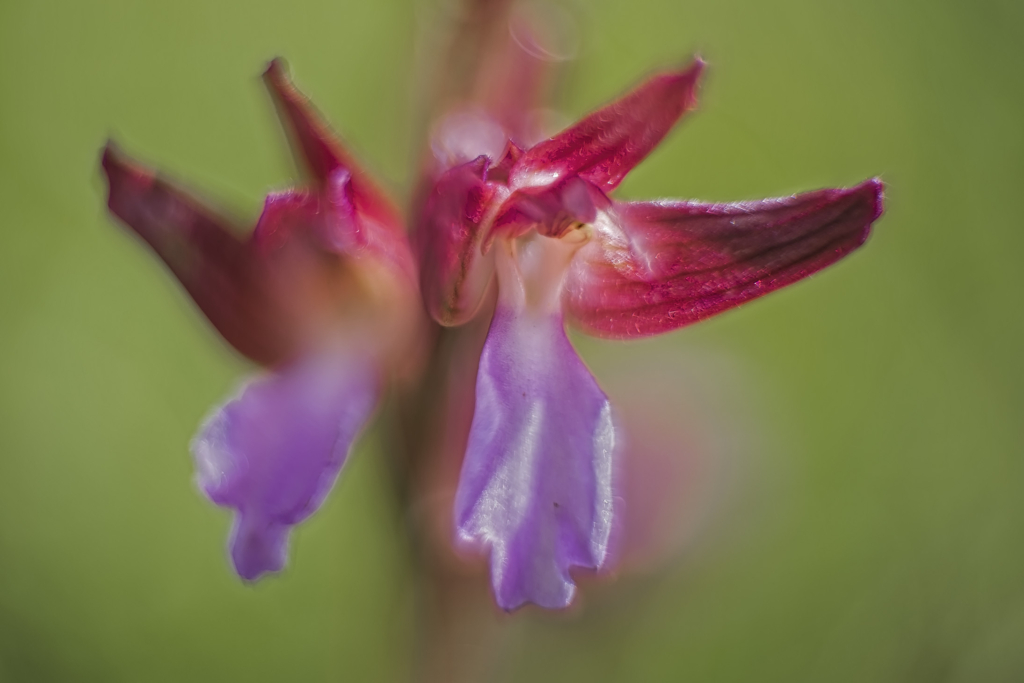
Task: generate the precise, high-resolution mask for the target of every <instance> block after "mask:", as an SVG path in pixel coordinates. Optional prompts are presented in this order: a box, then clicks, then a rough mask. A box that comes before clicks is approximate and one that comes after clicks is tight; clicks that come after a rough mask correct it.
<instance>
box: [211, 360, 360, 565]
mask: <svg viewBox="0 0 1024 683" xmlns="http://www.w3.org/2000/svg"><path fill="white" fill-rule="evenodd" d="M377 381H378V380H377V377H376V373H375V372H374V370H373V365H372V363H369V362H368V360H367V359H366V358H363V357H360V356H358V355H355V354H353V355H344V354H333V355H326V356H322V357H312V358H307V359H304V360H303V361H302V362H300V363H298V364H296V365H294V366H292V367H289V368H287V369H285V370H283V371H281V372H278V373H275V374H272V375H268V376H266V377H263V378H260V379H256V380H253V381H252V382H250V383H248V384H247V385H246V386H245V387H244V388H243V389H242V390H241V391H240V392H239V394H238V395H237V396H236V397H235V398H233V399H231V400H230V401H228V402H227V403H226V404H224V405H223V406H222V407H220V408H218V409H217V410H216V411H215V412H214V413H213V415H211V416H210V418H209V419H208V420H207V421H206V423H205V424H204V425H203V427H202V429H200V431H199V434H198V435H196V438H195V440H194V441H193V443H192V452H193V454H194V455H195V461H196V481H197V483H198V484H199V488H200V489H201V490H202V491H203V492H204V493H205V494H206V495H207V496H208V497H209V498H210V500H212V501H213V502H214V503H216V504H217V505H220V506H223V507H228V508H231V509H233V510H234V511H235V522H234V527H233V531H232V534H231V541H230V554H231V559H232V561H233V563H234V566H235V571H237V572H238V575H239V576H241V577H242V578H243V579H246V580H249V581H252V580H255V579H257V578H259V577H260V576H261V575H262V574H264V573H267V572H276V571H280V570H281V569H282V568H283V567H284V565H285V561H286V559H287V552H288V534H289V532H290V531H291V527H292V526H294V525H296V524H298V523H299V522H301V521H302V520H304V519H306V518H307V517H309V516H310V515H311V514H313V512H315V511H316V510H317V508H319V507H320V505H321V503H323V500H324V498H325V497H326V496H327V494H328V493H329V492H330V490H331V487H332V486H333V485H334V482H335V480H336V479H337V477H338V473H339V472H340V471H341V468H342V465H344V464H345V460H346V458H347V457H348V453H349V450H350V448H351V445H352V442H353V440H354V439H355V437H356V436H357V435H358V434H359V431H360V430H361V429H362V426H363V425H364V424H365V423H366V421H367V419H369V417H370V415H371V413H372V412H373V409H374V406H375V405H376V403H377Z"/></svg>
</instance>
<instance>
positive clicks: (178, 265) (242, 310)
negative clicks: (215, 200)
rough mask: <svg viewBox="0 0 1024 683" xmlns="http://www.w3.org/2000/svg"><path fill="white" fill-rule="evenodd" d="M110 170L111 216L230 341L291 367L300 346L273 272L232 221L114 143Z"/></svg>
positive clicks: (107, 160)
mask: <svg viewBox="0 0 1024 683" xmlns="http://www.w3.org/2000/svg"><path fill="white" fill-rule="evenodd" d="M103 170H104V171H105V172H106V174H107V181H108V183H109V185H110V196H109V199H108V202H107V204H108V206H109V207H110V211H111V213H113V214H114V215H115V216H117V217H118V218H120V219H121V220H122V221H123V222H124V223H125V224H127V225H128V227H130V228H131V229H132V230H133V231H134V232H135V233H136V234H138V235H139V236H140V237H141V238H142V239H144V240H145V241H146V242H148V243H149V245H150V247H152V248H153V251H155V252H156V254H157V256H159V257H160V258H161V259H163V261H164V263H166V264H167V266H168V267H169V268H170V269H171V272H172V273H174V275H175V277H177V278H178V280H179V281H180V282H181V284H182V285H183V286H184V287H185V289H186V291H188V293H189V294H190V295H191V296H192V298H193V299H194V300H195V302H196V304H197V305H198V306H199V308H200V309H201V310H202V311H203V313H204V314H206V317H207V318H209V319H210V322H211V323H213V326H214V327H216V328H217V331H218V332H220V333H221V335H223V337H224V339H225V340H227V342H228V343H229V344H231V345H232V346H234V347H235V348H236V349H237V350H238V351H239V352H240V353H241V354H242V355H244V356H247V357H249V358H250V359H252V360H253V361H255V362H257V363H261V364H264V365H274V364H276V363H278V362H280V361H282V360H284V359H285V358H286V357H287V356H288V355H289V354H290V353H291V350H292V341H293V340H292V339H291V337H290V335H289V333H288V332H287V330H286V329H285V326H283V325H282V324H281V323H282V320H281V314H282V312H281V311H280V309H279V308H278V307H276V306H275V305H274V304H273V299H272V297H271V295H270V292H269V291H268V290H269V282H268V280H267V272H266V269H265V268H264V267H263V264H262V263H261V262H260V260H259V259H258V258H256V257H255V254H254V252H253V251H252V250H251V249H250V248H249V246H248V245H247V244H246V243H245V242H243V241H242V240H241V239H240V238H239V237H237V236H236V235H237V230H236V229H235V228H234V226H232V225H231V222H230V221H229V220H227V219H226V218H224V217H222V216H219V215H217V213H215V212H214V211H213V210H211V209H209V208H207V207H206V206H203V204H202V203H201V202H200V201H199V200H197V199H196V198H195V197H193V196H191V195H190V194H188V193H187V192H185V191H184V190H181V189H179V188H177V187H174V186H173V185H172V184H171V183H169V182H168V181H166V180H164V179H162V178H159V177H157V176H156V174H155V173H154V172H153V171H151V170H149V169H147V168H144V167H142V166H140V165H139V164H136V163H134V162H133V161H131V160H130V159H128V158H127V157H125V156H124V155H123V154H122V153H121V152H120V151H119V150H117V149H116V148H115V147H114V146H113V145H112V144H108V145H107V147H106V148H105V149H104V151H103Z"/></svg>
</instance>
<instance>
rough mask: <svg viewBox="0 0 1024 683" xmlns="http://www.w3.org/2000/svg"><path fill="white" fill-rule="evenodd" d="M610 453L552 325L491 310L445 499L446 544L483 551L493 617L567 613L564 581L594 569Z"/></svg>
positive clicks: (581, 375)
mask: <svg viewBox="0 0 1024 683" xmlns="http://www.w3.org/2000/svg"><path fill="white" fill-rule="evenodd" d="M618 451H619V444H618V439H617V435H616V429H615V424H614V421H613V419H612V412H611V406H610V404H609V402H608V399H607V397H606V396H605V395H604V393H603V392H602V391H601V389H600V388H599V387H598V386H597V382H595V381H594V378H593V376H591V374H590V372H589V371H588V370H587V368H586V366H585V365H583V362H582V361H581V360H580V359H579V356H577V355H576V352H575V351H574V350H573V348H572V345H571V344H570V343H569V340H568V339H567V338H566V336H565V331H564V330H563V327H562V319H561V317H560V316H558V315H543V314H541V315H537V314H531V313H529V312H526V311H524V312H516V311H514V310H513V309H511V308H508V307H507V306H504V305H500V304H499V306H498V308H497V310H496V311H495V314H494V319H493V320H492V322H491V329H490V331H489V333H488V336H487V341H486V343H485V344H484V350H483V354H482V355H481V358H480V368H479V371H478V375H477V388H476V411H475V413H474V415H473V424H472V427H471V429H470V435H469V445H468V447H467V450H466V457H465V460H464V461H463V465H462V473H461V476H460V477H459V486H458V490H457V492H456V496H455V520H456V533H457V540H458V541H459V542H460V543H462V544H465V545H468V546H471V547H477V548H483V549H486V550H487V551H489V553H490V567H491V584H492V586H493V588H494V595H495V599H496V601H497V603H498V606H499V607H501V608H502V609H505V610H513V609H516V608H517V607H520V606H521V605H523V604H525V603H528V602H530V603H534V604H537V605H540V606H542V607H548V608H562V607H567V606H568V605H569V603H570V602H571V601H572V598H573V595H574V594H575V590H576V585H575V583H574V582H573V579H572V576H571V575H570V569H572V568H573V567H579V568H585V569H592V570H597V569H601V568H603V567H604V566H605V564H606V561H607V559H608V555H609V545H610V543H611V538H612V530H613V522H614V517H615V514H616V511H617V510H616V508H617V506H616V503H615V492H614V490H613V481H614V479H615V475H616V460H617V455H618Z"/></svg>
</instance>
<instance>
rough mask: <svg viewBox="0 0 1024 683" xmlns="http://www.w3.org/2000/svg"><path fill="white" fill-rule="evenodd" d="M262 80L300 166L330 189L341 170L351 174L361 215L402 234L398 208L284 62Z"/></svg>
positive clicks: (277, 62)
mask: <svg viewBox="0 0 1024 683" xmlns="http://www.w3.org/2000/svg"><path fill="white" fill-rule="evenodd" d="M263 81H264V83H266V86H267V89H268V90H269V91H270V94H271V96H272V97H273V99H274V104H275V105H276V106H277V111H278V114H279V116H280V118H281V122H282V124H283V125H284V127H285V129H286V130H287V131H288V133H289V135H290V137H291V140H292V147H293V148H294V151H295V157H296V158H297V159H298V160H299V162H300V164H302V165H303V166H305V167H306V168H307V169H308V170H309V172H310V174H311V175H312V176H313V178H314V179H316V181H317V182H318V183H319V184H320V185H321V186H328V185H329V184H330V182H331V179H332V178H334V177H336V176H337V173H338V172H339V171H344V172H346V173H348V174H350V175H351V179H352V180H351V182H352V194H353V199H354V203H355V206H356V209H357V210H358V211H359V213H360V214H362V215H364V216H367V217H369V218H372V219H373V220H374V221H376V222H378V223H380V224H381V225H382V226H383V227H385V228H387V229H388V230H392V231H401V230H402V227H401V226H402V220H401V214H400V212H399V211H398V208H397V207H395V206H394V204H393V203H392V202H391V200H390V199H388V198H387V196H386V195H385V194H384V192H383V191H381V190H380V188H378V187H377V186H376V185H375V184H374V183H373V181H372V179H371V178H370V177H369V175H368V174H367V173H366V172H365V171H363V170H362V168H360V166H359V165H358V164H357V163H356V161H355V159H354V158H353V157H352V155H351V154H349V152H348V151H347V150H346V149H345V147H344V146H343V145H342V143H341V141H340V140H339V139H338V137H337V136H336V135H335V134H334V132H333V131H332V130H331V128H330V126H328V125H327V123H326V122H325V120H324V118H323V116H321V115H320V113H319V112H318V111H317V110H316V107H314V106H313V103H312V102H310V100H309V98H307V97H306V96H305V95H303V94H302V93H301V92H299V89H298V88H296V87H295V85H294V84H293V83H292V81H291V79H290V78H289V76H288V71H287V69H286V67H285V65H284V61H283V60H281V59H280V58H276V59H274V60H272V61H271V62H270V64H269V65H268V66H267V69H266V71H264V72H263Z"/></svg>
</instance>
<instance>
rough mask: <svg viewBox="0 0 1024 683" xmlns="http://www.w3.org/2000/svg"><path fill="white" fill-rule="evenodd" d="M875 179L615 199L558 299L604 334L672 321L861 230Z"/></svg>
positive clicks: (803, 270)
mask: <svg viewBox="0 0 1024 683" xmlns="http://www.w3.org/2000/svg"><path fill="white" fill-rule="evenodd" d="M882 190H883V186H882V183H881V181H879V180H877V179H872V180H868V181H866V182H864V183H862V184H860V185H858V186H856V187H853V188H850V189H842V190H819V191H817V192H809V193H806V194H801V195H796V196H794V197H786V198H782V199H770V200H763V201H757V202H738V203H733V204H698V203H693V202H671V201H666V202H635V203H616V204H614V205H613V206H612V207H611V208H610V209H609V210H608V211H607V212H605V213H604V214H602V215H601V216H599V217H598V220H597V221H596V222H595V223H594V224H593V226H592V228H593V230H594V235H593V238H592V239H591V241H590V242H589V243H588V244H586V245H585V246H584V247H582V248H581V249H580V251H579V252H578V253H577V255H576V258H575V259H574V261H573V264H572V266H571V269H570V272H569V275H568V278H567V281H566V288H565V292H564V298H563V305H564V306H565V310H566V312H567V314H568V315H569V317H570V318H571V319H572V320H573V321H574V322H575V323H576V324H577V325H579V326H580V327H581V328H582V329H583V330H584V331H585V332H587V333H589V334H592V335H595V336H599V337H607V338H627V337H643V336H648V335H652V334H657V333H659V332H666V331H668V330H673V329H676V328H678V327H682V326H684V325H688V324H690V323H694V322H697V321H699V320H703V319H704V318H707V317H709V316H712V315H714V314H716V313H719V312H721V311H724V310H726V309H728V308H731V307H733V306H737V305H739V304H741V303H743V302H745V301H749V300H750V299H755V298H757V297H759V296H763V295H764V294H767V293H769V292H772V291H774V290H776V289H779V288H780V287H784V286H786V285H788V284H792V283H793V282H796V281H798V280H801V279H803V278H805V277H807V276H808V275H811V274H812V273H814V272H816V271H818V270H821V269H822V268H824V267H826V266H828V265H830V264H832V263H834V262H836V261H838V260H839V259H841V258H843V257H844V256H846V255H847V254H849V253H850V252H851V251H853V250H854V249H856V248H857V247H859V246H860V245H861V244H863V243H864V241H865V240H866V239H867V237H868V234H869V233H870V230H871V224H872V223H873V222H874V221H875V219H877V218H878V217H879V216H880V215H881V213H882Z"/></svg>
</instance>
